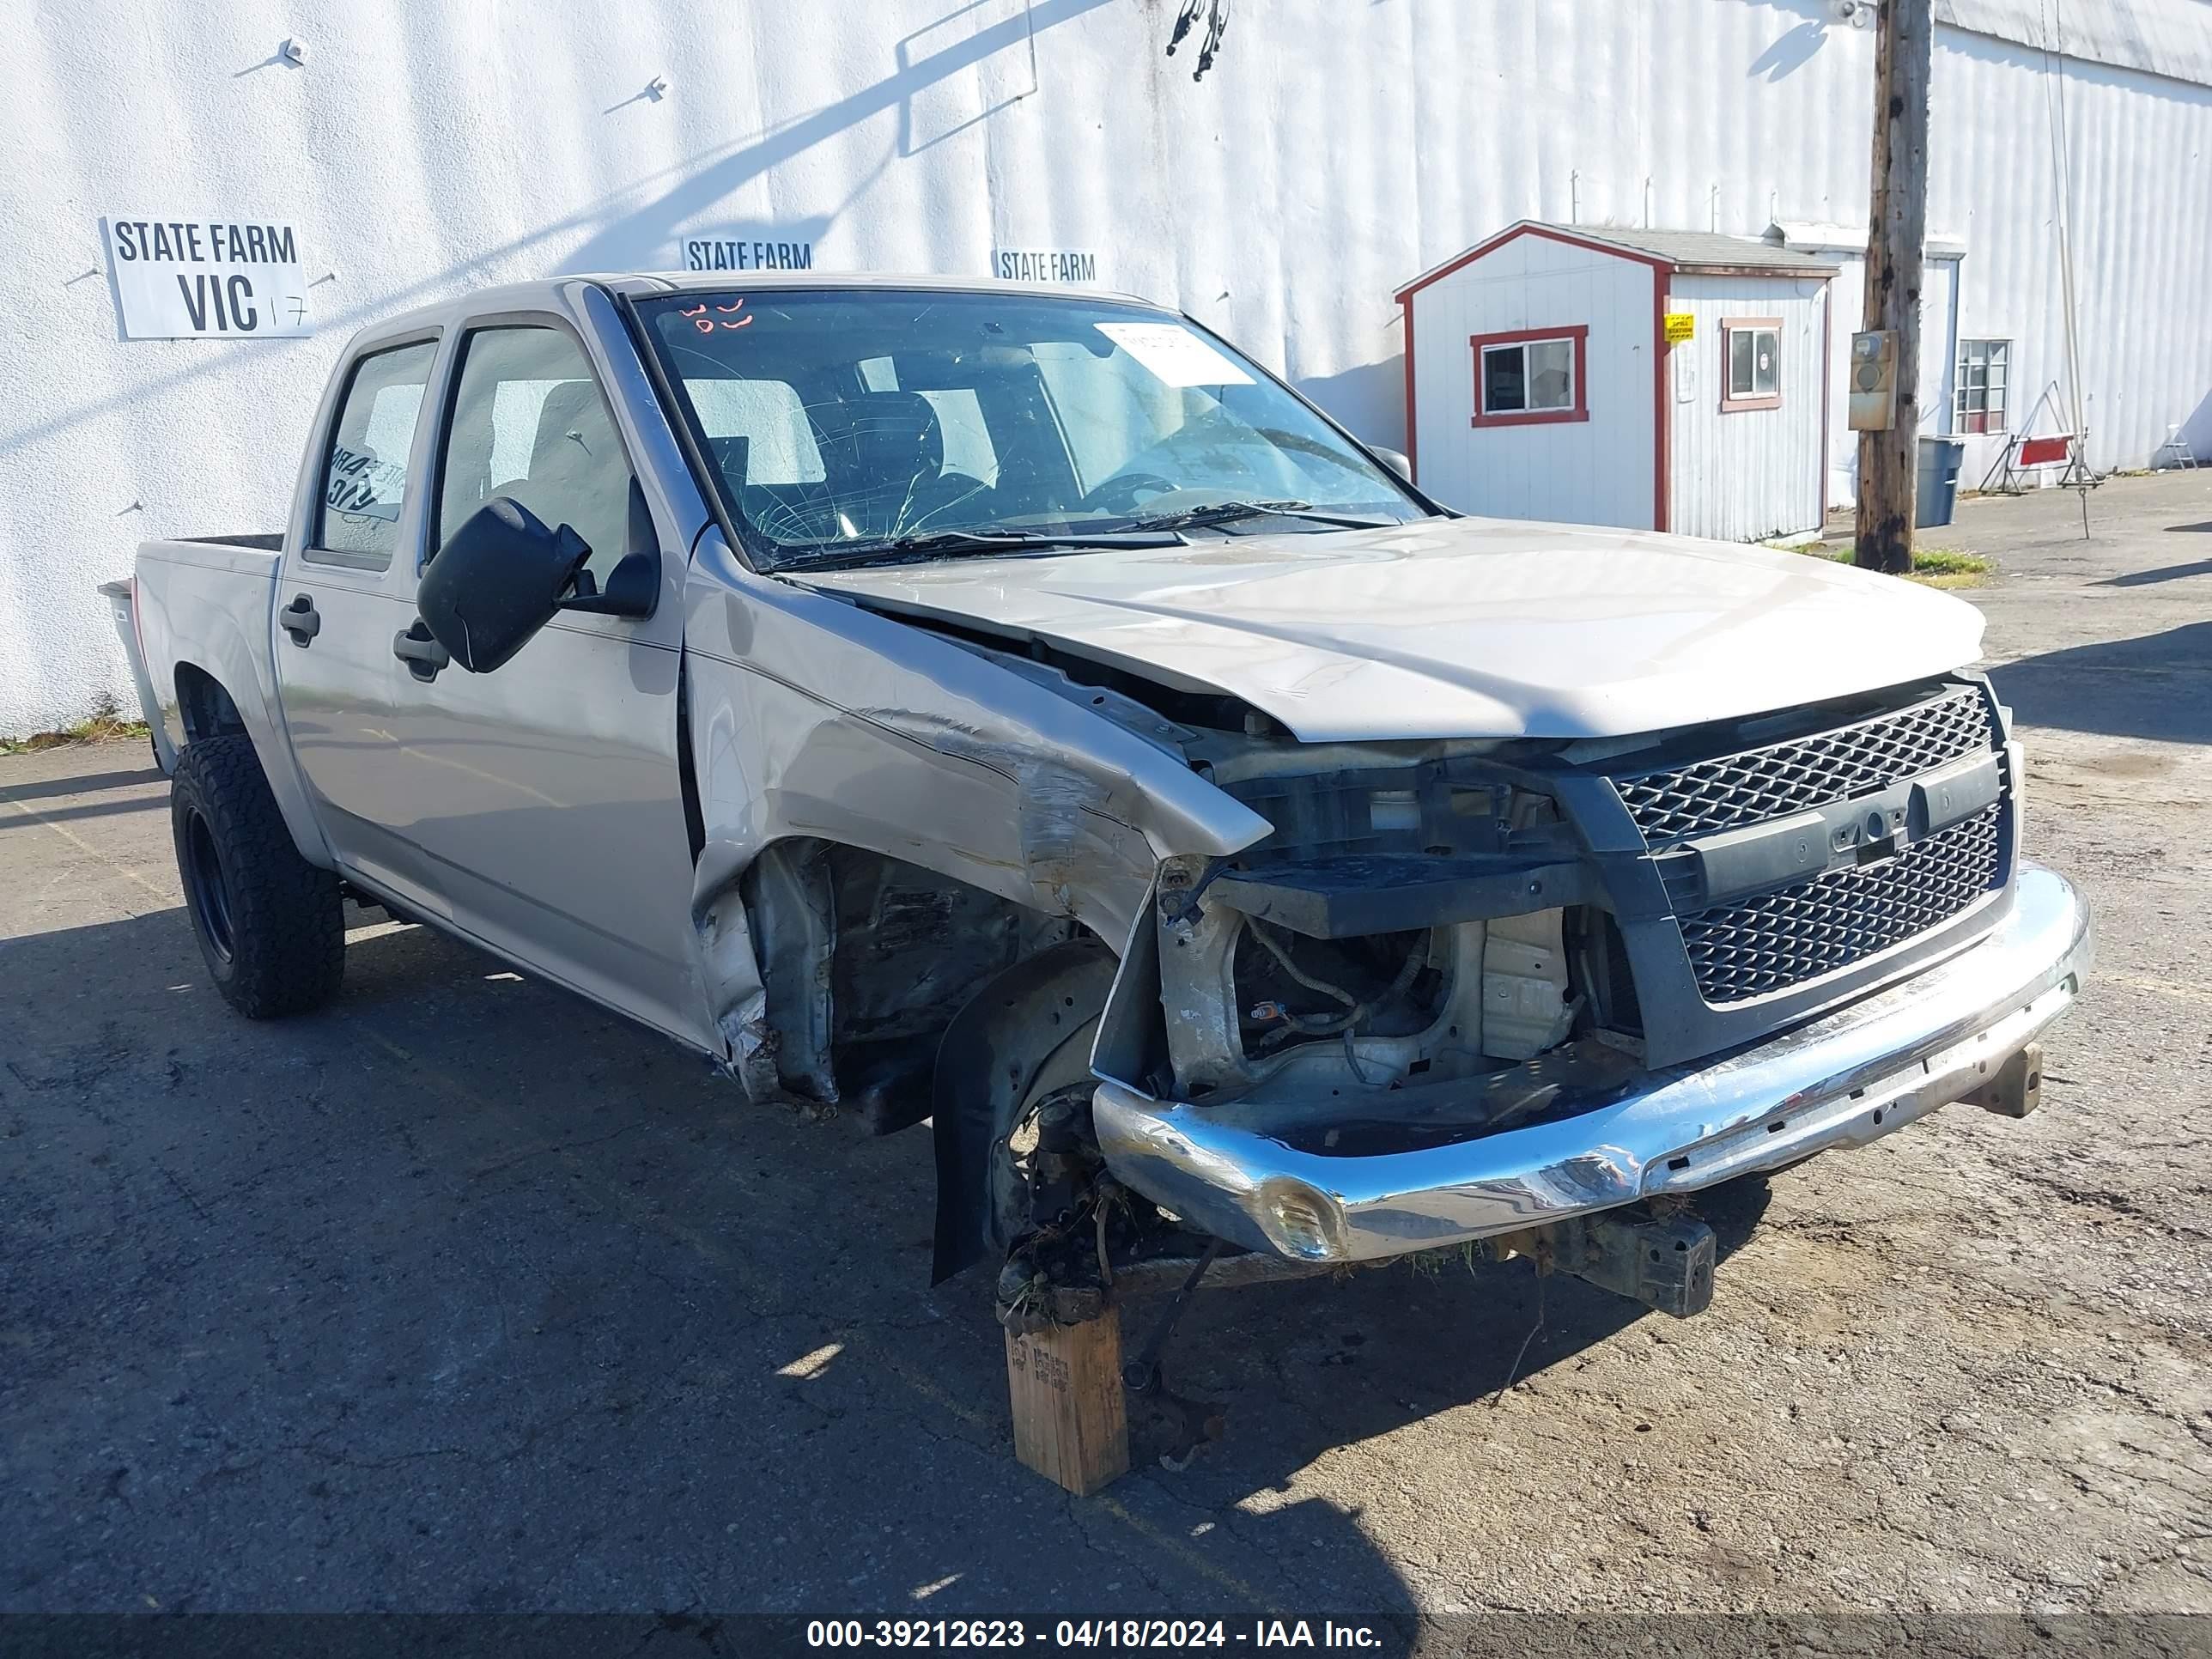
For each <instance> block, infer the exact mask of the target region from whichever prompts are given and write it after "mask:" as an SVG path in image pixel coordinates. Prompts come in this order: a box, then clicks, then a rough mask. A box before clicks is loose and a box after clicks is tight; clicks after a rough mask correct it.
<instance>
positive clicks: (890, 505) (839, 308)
mask: <svg viewBox="0 0 2212 1659" xmlns="http://www.w3.org/2000/svg"><path fill="white" fill-rule="evenodd" d="M639 309H640V311H641V313H643V315H644V317H645V318H646V319H647V325H648V326H649V328H650V331H651V332H652V335H653V339H654V341H655V343H656V344H657V346H658V348H659V350H660V352H661V353H662V356H663V362H664V363H665V365H666V366H667V368H669V370H670V374H671V379H672V380H674V381H675V383H676V384H677V385H678V386H679V387H680V389H681V401H682V402H683V403H684V404H685V405H686V407H685V408H684V410H683V413H684V416H685V418H687V419H688V420H689V421H690V422H691V423H692V426H693V428H694V431H695V433H696V436H697V439H698V441H699V444H700V447H701V448H702V450H703V451H704V453H705V454H706V457H707V459H708V464H709V465H710V466H711V467H712V468H713V470H714V472H715V473H716V475H717V477H718V482H719V483H720V487H721V490H722V495H723V501H724V504H725V505H726V507H728V508H729V509H730V512H731V514H732V518H733V520H735V521H736V522H737V525H738V530H739V532H740V534H741V535H742V536H743V537H744V540H745V542H746V544H747V547H748V550H750V553H751V555H752V558H753V561H754V562H755V563H756V564H757V565H759V566H761V567H762V568H767V569H775V568H797V567H801V566H804V567H807V568H822V567H823V566H825V565H837V564H874V563H884V562H897V561H907V560H915V559H938V558H952V557H958V556H963V555H978V554H995V555H1000V556H1005V555H1006V554H1010V553H1012V554H1018V553H1024V552H1031V551H1034V552H1038V553H1051V552H1056V551H1063V550H1071V549H1094V548H1113V547H1139V548H1141V547H1161V546H1173V545H1176V544H1179V543H1181V542H1182V541H1183V540H1184V539H1186V538H1189V537H1192V536H1194V535H1198V534H1206V535H1237V534H1246V533H1254V532H1268V533H1280V532H1285V531H1304V530H1313V531H1323V530H1330V529H1342V528H1347V527H1351V528H1358V527H1368V526H1383V525H1390V524H1397V523H1401V522H1403V521H1405V520H1408V519H1414V518H1419V517H1423V516H1425V508H1423V507H1421V506H1420V504H1419V502H1418V501H1415V500H1413V497H1412V496H1411V495H1408V494H1407V491H1406V489H1404V488H1403V487H1402V486H1401V484H1400V483H1398V482H1397V480H1396V479H1395V478H1394V477H1392V476H1391V475H1390V474H1389V473H1388V472H1386V471H1384V470H1383V468H1382V467H1380V466H1378V465H1376V463H1375V462H1373V461H1371V460H1370V459H1368V458H1367V457H1366V456H1365V455H1364V454H1362V453H1360V452H1359V451H1358V449H1356V448H1355V447H1352V445H1351V444H1350V443H1348V442H1347V441H1346V440H1345V439H1344V438H1343V437H1342V436H1341V435H1339V434H1338V433H1337V432H1335V431H1334V429H1332V428H1330V426H1329V425H1328V422H1325V421H1323V420H1322V418H1321V417H1320V416H1317V415H1316V414H1315V413H1314V412H1313V411H1312V410H1310V409H1308V408H1307V407H1306V406H1305V405H1304V404H1302V403H1300V402H1299V401H1298V400H1297V398H1294V397H1292V396H1291V394H1290V393H1289V392H1286V391H1285V390H1284V389H1283V388H1282V387H1281V386H1279V385H1278V384H1276V383H1275V382H1274V381H1273V380H1269V379H1268V378H1267V375H1266V374H1264V373H1263V372H1262V371H1261V370H1260V369H1259V368H1256V367H1255V365H1254V364H1253V363H1252V362H1250V361H1249V359H1246V358H1243V357H1241V356H1237V354H1236V353H1235V352H1233V351H1232V350H1231V349H1229V348H1228V347H1226V346H1225V345H1223V344H1221V343H1218V342H1217V341H1215V340H1213V339H1212V338H1211V337H1208V336H1206V335H1205V334H1203V333H1200V331H1198V330H1196V329H1194V328H1192V327H1190V326H1188V325H1186V324H1185V323H1183V322H1182V321H1181V320H1180V319H1176V318H1175V317H1174V316H1172V315H1171V314H1170V313H1165V312H1161V311H1156V310H1153V309H1152V308H1150V307H1141V306H1133V305H1119V304H1115V303H1113V302H1110V301H1098V300H1087V299H1066V300H1062V299H1051V298H1045V297H1042V296H1030V295H995V294H961V293H944V294H939V293H917V292H912V291H901V290H897V289H884V290H880V291H872V292H871V291H860V292H855V291H854V290H852V289H847V290H845V291H843V292H842V293H781V292H762V291H759V290H754V291H752V292H750V293H743V294H739V293H721V294H711V293H710V294H686V295H677V296H674V297H671V298H670V299H666V300H653V301H645V302H643V303H641V305H640V307H639Z"/></svg>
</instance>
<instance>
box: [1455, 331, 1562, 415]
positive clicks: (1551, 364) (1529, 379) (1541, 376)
mask: <svg viewBox="0 0 2212 1659" xmlns="http://www.w3.org/2000/svg"><path fill="white" fill-rule="evenodd" d="M1468 343H1469V344H1470V345H1472V346H1473V347H1474V424H1475V425H1476V426H1535V425H1539V424H1541V423H1543V422H1549V421H1587V420H1588V419H1589V400H1588V398H1587V397H1586V396H1585V394H1584V392H1583V363H1584V362H1585V361H1586V358H1587V356H1588V348H1589V328H1588V327H1587V326H1584V325H1576V326H1574V327H1571V328H1523V329H1516V330H1515V331H1513V332H1511V333H1510V334H1476V335H1474V336H1471V337H1469V339H1468Z"/></svg>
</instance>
